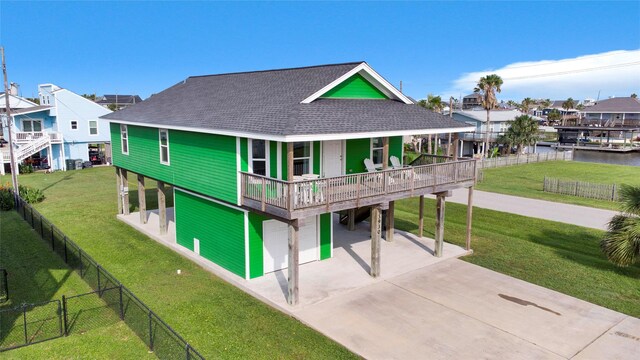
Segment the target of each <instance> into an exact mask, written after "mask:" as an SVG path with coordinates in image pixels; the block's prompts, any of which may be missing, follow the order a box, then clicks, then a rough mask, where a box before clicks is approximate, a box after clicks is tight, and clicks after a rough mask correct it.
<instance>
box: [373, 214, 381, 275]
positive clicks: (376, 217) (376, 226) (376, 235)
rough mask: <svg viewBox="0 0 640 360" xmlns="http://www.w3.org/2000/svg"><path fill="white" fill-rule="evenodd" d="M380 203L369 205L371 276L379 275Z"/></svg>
mask: <svg viewBox="0 0 640 360" xmlns="http://www.w3.org/2000/svg"><path fill="white" fill-rule="evenodd" d="M381 212H382V210H381V209H380V205H374V206H372V207H371V272H370V274H371V277H374V278H375V277H378V276H380V237H381V235H382V234H381V232H382V221H381V217H382V216H381Z"/></svg>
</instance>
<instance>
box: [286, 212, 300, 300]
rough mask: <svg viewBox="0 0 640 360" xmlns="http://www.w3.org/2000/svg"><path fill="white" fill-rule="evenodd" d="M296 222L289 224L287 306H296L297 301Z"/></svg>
mask: <svg viewBox="0 0 640 360" xmlns="http://www.w3.org/2000/svg"><path fill="white" fill-rule="evenodd" d="M298 230H299V223H298V220H293V221H291V222H290V223H289V268H288V271H289V278H288V281H287V302H288V303H289V305H297V304H298V301H299V295H298V283H299V280H300V277H299V271H298V270H299V262H300V261H299V254H300V251H299V250H300V245H299V242H298Z"/></svg>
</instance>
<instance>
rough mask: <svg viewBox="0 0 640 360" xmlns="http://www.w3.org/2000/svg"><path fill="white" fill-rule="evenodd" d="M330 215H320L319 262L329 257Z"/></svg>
mask: <svg viewBox="0 0 640 360" xmlns="http://www.w3.org/2000/svg"><path fill="white" fill-rule="evenodd" d="M331 217H332V213H326V214H321V215H320V260H324V259H328V258H330V257H331V235H332V234H331V221H332V218H331Z"/></svg>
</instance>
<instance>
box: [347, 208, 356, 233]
mask: <svg viewBox="0 0 640 360" xmlns="http://www.w3.org/2000/svg"><path fill="white" fill-rule="evenodd" d="M347 216H348V217H349V222H348V223H347V230H349V231H355V230H356V209H349V210H347Z"/></svg>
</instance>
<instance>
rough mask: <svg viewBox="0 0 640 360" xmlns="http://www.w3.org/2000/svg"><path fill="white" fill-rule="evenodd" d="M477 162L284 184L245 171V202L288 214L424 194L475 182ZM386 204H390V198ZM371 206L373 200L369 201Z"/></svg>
mask: <svg viewBox="0 0 640 360" xmlns="http://www.w3.org/2000/svg"><path fill="white" fill-rule="evenodd" d="M475 177H476V161H475V160H461V161H451V162H444V163H436V164H429V165H420V166H408V167H404V168H402V169H388V170H383V171H377V172H369V173H358V174H352V175H343V176H336V177H329V178H318V179H309V180H299V181H283V180H278V179H273V178H269V177H266V176H261V175H256V174H250V173H246V172H241V186H242V188H241V194H242V198H243V204H244V203H245V200H252V201H253V203H254V204H256V203H259V206H260V210H261V211H263V212H264V211H267V207H268V206H273V207H276V208H279V209H282V210H284V211H286V212H289V213H291V212H293V211H297V210H304V209H310V208H317V207H326V209H327V210H328V209H329V207H330V206H331V205H333V204H336V203H340V202H354V201H355V206H358V205H359V203H360V202H361V201H364V200H371V199H372V198H376V197H378V198H380V201H381V202H383V201H385V200H384V199H383V198H385V197H386V198H388V197H391V198H393V197H394V194H399V193H407V192H408V193H409V194H411V193H413V192H414V191H415V192H420V193H424V192H425V191H424V190H425V189H436V187H442V186H445V185H454V184H458V183H463V182H465V183H468V182H473V181H475ZM386 201H389V199H387V200H386ZM369 203H370V201H369Z"/></svg>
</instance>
